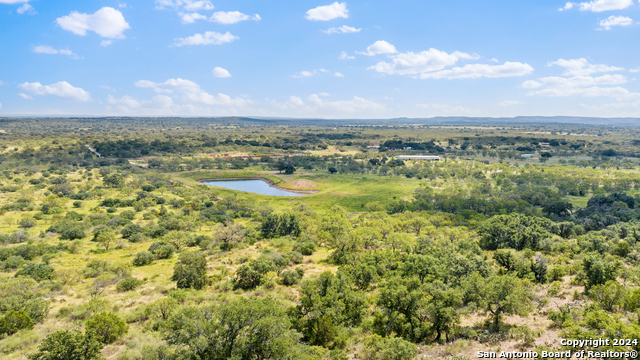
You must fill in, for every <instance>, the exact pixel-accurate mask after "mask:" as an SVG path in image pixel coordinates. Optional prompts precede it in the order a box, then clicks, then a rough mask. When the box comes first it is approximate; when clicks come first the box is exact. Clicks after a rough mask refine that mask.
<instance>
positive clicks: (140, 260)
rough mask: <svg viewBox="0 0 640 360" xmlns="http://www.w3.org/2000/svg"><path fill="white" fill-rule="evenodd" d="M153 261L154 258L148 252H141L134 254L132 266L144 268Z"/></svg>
mask: <svg viewBox="0 0 640 360" xmlns="http://www.w3.org/2000/svg"><path fill="white" fill-rule="evenodd" d="M153 260H155V256H154V255H153V254H152V253H150V252H148V251H141V252H139V253H137V254H136V257H135V258H133V265H134V266H144V265H148V264H151V263H152V262H153Z"/></svg>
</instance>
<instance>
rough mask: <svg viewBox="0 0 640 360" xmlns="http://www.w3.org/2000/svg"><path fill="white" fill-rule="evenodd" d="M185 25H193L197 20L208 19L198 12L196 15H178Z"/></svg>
mask: <svg viewBox="0 0 640 360" xmlns="http://www.w3.org/2000/svg"><path fill="white" fill-rule="evenodd" d="M178 15H179V16H180V19H181V20H182V23H183V24H193V23H194V22H196V20H207V17H206V16H204V15H201V14H198V13H197V12H194V13H182V12H180V13H178Z"/></svg>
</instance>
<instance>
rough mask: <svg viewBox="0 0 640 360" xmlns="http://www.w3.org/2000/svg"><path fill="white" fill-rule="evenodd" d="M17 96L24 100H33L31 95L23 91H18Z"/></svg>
mask: <svg viewBox="0 0 640 360" xmlns="http://www.w3.org/2000/svg"><path fill="white" fill-rule="evenodd" d="M18 96H19V97H21V98H23V99H25V100H33V97H32V96H29V95H27V94H25V93H20V94H18Z"/></svg>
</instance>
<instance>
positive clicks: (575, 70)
mask: <svg viewBox="0 0 640 360" xmlns="http://www.w3.org/2000/svg"><path fill="white" fill-rule="evenodd" d="M547 65H549V66H553V65H557V66H560V67H563V68H564V69H565V70H564V72H563V73H562V75H565V76H575V75H591V74H595V73H599V72H602V73H605V72H613V71H621V70H624V68H621V67H616V66H607V65H598V64H589V61H588V60H587V59H585V58H580V59H569V60H565V59H558V60H557V61H551V62H549V63H548V64H547Z"/></svg>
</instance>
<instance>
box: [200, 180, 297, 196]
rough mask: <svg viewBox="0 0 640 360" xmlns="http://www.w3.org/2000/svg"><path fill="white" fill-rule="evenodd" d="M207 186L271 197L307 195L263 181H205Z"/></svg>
mask: <svg viewBox="0 0 640 360" xmlns="http://www.w3.org/2000/svg"><path fill="white" fill-rule="evenodd" d="M202 183H203V184H205V185H213V186H219V187H222V188H225V189H231V190H239V191H246V192H250V193H255V194H262V195H270V196H304V195H307V194H301V193H296V192H293V191H286V190H280V189H277V188H274V187H271V186H269V184H268V183H267V182H265V181H263V180H216V181H203V182H202Z"/></svg>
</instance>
